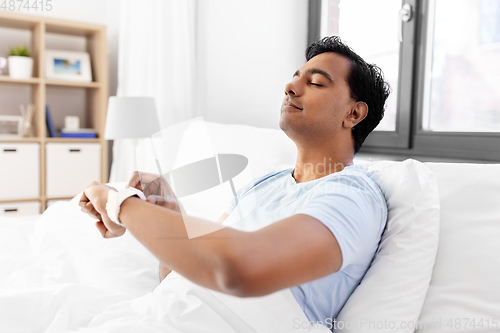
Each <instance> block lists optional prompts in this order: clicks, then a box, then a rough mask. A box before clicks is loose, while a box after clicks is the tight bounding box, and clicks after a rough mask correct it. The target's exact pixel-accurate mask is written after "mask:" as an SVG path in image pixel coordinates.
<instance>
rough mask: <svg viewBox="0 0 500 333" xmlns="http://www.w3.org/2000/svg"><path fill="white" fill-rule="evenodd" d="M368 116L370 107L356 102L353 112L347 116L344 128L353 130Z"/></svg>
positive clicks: (343, 123) (343, 124)
mask: <svg viewBox="0 0 500 333" xmlns="http://www.w3.org/2000/svg"><path fill="white" fill-rule="evenodd" d="M367 114H368V105H366V103H365V102H356V103H355V104H354V105H353V106H352V108H351V110H350V111H349V112H348V113H347V114H346V116H345V118H344V121H343V122H342V126H343V127H344V128H351V129H352V128H353V127H354V126H356V125H357V124H359V122H360V121H361V120H363V119H365V117H366V115H367Z"/></svg>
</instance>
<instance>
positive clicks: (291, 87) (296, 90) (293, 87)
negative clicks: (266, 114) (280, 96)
mask: <svg viewBox="0 0 500 333" xmlns="http://www.w3.org/2000/svg"><path fill="white" fill-rule="evenodd" d="M298 81H299V80H292V81H290V82H288V83H287V84H286V85H285V95H287V96H288V95H293V96H299V95H300V94H301V89H300V87H299V84H298V83H299V82H298Z"/></svg>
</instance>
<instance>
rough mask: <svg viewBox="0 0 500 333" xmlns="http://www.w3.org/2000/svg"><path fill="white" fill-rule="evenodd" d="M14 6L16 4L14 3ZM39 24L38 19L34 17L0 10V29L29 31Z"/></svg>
mask: <svg viewBox="0 0 500 333" xmlns="http://www.w3.org/2000/svg"><path fill="white" fill-rule="evenodd" d="M16 5H18V4H17V3H16ZM7 6H8V4H7ZM39 23H40V19H39V18H38V17H36V16H31V17H30V16H29V15H22V14H18V13H13V12H7V11H4V10H0V27H2V28H12V29H27V30H31V29H32V28H33V27H34V26H35V25H37V24H39Z"/></svg>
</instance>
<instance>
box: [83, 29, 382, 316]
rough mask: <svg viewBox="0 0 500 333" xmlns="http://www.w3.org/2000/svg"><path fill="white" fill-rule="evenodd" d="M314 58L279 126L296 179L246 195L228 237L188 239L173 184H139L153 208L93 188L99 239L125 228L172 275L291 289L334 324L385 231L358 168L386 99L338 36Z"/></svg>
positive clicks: (220, 233) (218, 285)
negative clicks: (252, 204)
mask: <svg viewBox="0 0 500 333" xmlns="http://www.w3.org/2000/svg"><path fill="white" fill-rule="evenodd" d="M306 59H307V63H306V64H305V65H303V66H302V67H301V68H300V69H299V70H298V71H297V72H296V73H295V74H294V76H293V80H292V81H291V82H290V83H288V84H287V85H286V86H285V97H284V99H283V104H282V108H281V118H280V127H281V129H282V130H283V131H284V132H285V133H286V134H287V135H288V136H289V137H290V138H291V139H292V140H293V141H294V143H295V144H296V146H297V149H298V156H297V163H296V166H295V169H290V170H284V171H280V172H274V173H271V174H268V175H266V176H264V177H262V178H260V179H257V180H256V181H255V182H252V183H251V184H249V185H248V186H246V187H244V188H243V189H241V190H240V191H239V193H238V195H237V200H236V199H235V200H233V203H232V204H231V205H230V207H229V208H228V210H227V211H226V213H225V214H223V215H222V217H221V219H220V220H219V223H222V222H223V223H224V225H225V226H227V227H226V228H222V229H220V230H217V231H215V232H213V233H211V234H208V235H205V236H201V237H198V238H196V239H195V240H189V239H188V236H187V232H186V228H185V226H184V222H183V218H182V215H181V214H180V213H179V206H178V204H177V201H176V200H175V196H174V195H173V193H169V188H168V185H167V184H166V182H165V181H164V180H161V179H160V178H158V176H151V175H145V176H143V179H140V178H141V177H140V176H141V175H140V174H138V173H136V174H135V175H134V178H133V179H132V181H131V186H132V187H137V188H139V189H142V190H143V191H144V194H145V195H146V196H148V200H147V201H143V200H141V199H139V198H137V197H134V196H130V195H132V194H131V193H128V194H117V193H116V192H115V190H114V189H111V188H110V187H108V186H106V185H103V184H99V183H97V182H94V183H93V184H91V185H90V186H89V187H88V188H87V189H86V190H85V192H84V195H83V196H82V199H81V202H80V205H81V207H82V210H83V211H85V212H87V213H88V214H89V215H91V216H94V217H95V218H97V219H99V220H100V221H98V222H97V223H96V226H97V228H98V229H99V230H100V232H101V233H102V235H103V237H117V236H121V235H122V234H123V233H124V232H125V230H126V229H128V230H129V231H130V232H131V233H132V234H133V235H134V236H135V237H136V238H137V239H138V240H139V241H140V242H141V243H142V244H144V245H145V246H146V247H147V248H148V249H149V250H150V251H151V252H152V253H153V254H154V255H155V256H156V257H157V258H158V259H159V260H160V262H161V269H162V272H163V274H164V275H165V274H166V273H168V271H169V270H170V269H173V270H175V271H176V272H178V273H179V274H180V275H182V276H184V277H186V278H187V279H189V280H191V281H193V282H195V283H197V284H199V285H201V286H204V287H206V288H210V289H213V290H217V291H219V292H223V293H227V294H231V295H236V296H240V297H248V296H260V295H266V294H269V293H272V292H275V291H278V290H281V289H284V288H291V291H292V293H293V295H294V296H295V298H296V300H297V302H298V303H299V305H300V306H301V307H302V309H303V310H304V312H305V314H306V315H307V317H308V318H309V320H311V321H321V322H325V320H326V319H327V318H333V317H335V316H336V315H337V313H338V312H339V311H340V309H341V308H342V306H343V304H344V303H345V301H346V300H347V298H348V297H349V295H350V294H351V293H352V291H353V290H354V288H355V287H356V286H357V284H358V283H359V281H360V280H361V278H362V277H363V275H364V273H365V271H366V270H367V268H368V266H369V264H370V262H371V260H372V258H373V256H374V253H375V251H376V249H377V247H378V243H379V241H380V237H381V234H382V231H383V229H384V225H385V221H386V214H387V207H386V203H385V200H384V198H383V195H382V194H381V192H380V190H379V189H378V187H377V186H376V185H375V183H374V182H373V180H371V179H370V177H369V176H368V175H367V172H366V170H365V169H364V168H362V167H359V166H354V165H353V157H354V154H355V152H357V151H358V150H359V148H360V147H361V144H362V143H363V141H364V139H365V138H366V136H367V135H368V134H369V133H370V132H371V131H372V130H373V129H374V128H375V127H376V126H377V124H378V123H379V122H380V120H381V119H382V117H383V112H384V105H385V101H386V99H387V97H388V95H389V88H388V85H387V83H386V82H385V81H384V79H383V76H382V73H381V71H380V70H379V69H378V67H376V66H374V65H369V64H367V63H366V62H365V61H364V60H363V59H361V58H360V57H359V56H358V55H357V54H355V53H354V52H353V51H352V50H351V49H350V48H349V47H348V46H346V45H345V44H343V43H342V42H341V40H340V39H339V38H338V37H327V38H324V39H323V40H321V41H319V42H316V43H314V44H312V45H311V46H310V47H309V48H308V49H307V51H306ZM325 162H326V163H325ZM318 166H321V167H318ZM332 167H333V168H332ZM155 179H156V180H155ZM141 182H142V186H141ZM162 184H163V185H162ZM153 188H155V189H154V190H153ZM156 190H159V191H160V192H157V191H156ZM130 191H132V192H134V191H133V190H130ZM250 191H254V194H255V197H256V198H257V201H258V204H257V205H256V207H257V208H255V209H253V210H252V211H251V212H250V214H248V215H246V216H245V217H243V218H241V216H242V215H241V214H239V213H236V212H235V211H236V210H240V212H241V211H244V210H245V207H248V206H249V199H248V193H249V192H250ZM124 193H125V192H124ZM151 194H153V195H151ZM140 195H141V196H142V193H140ZM120 196H121V197H122V198H126V199H120ZM108 198H109V200H108ZM236 202H237V203H238V204H237V205H236ZM106 206H108V210H107V209H106ZM117 206H118V207H117ZM110 216H111V217H112V218H111V220H110ZM112 220H113V221H115V222H121V223H122V225H119V224H118V223H115V222H113V221H112ZM198 223H202V224H203V223H205V224H207V225H209V224H212V223H213V222H208V221H198Z"/></svg>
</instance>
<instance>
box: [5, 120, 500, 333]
mask: <svg viewBox="0 0 500 333" xmlns="http://www.w3.org/2000/svg"><path fill="white" fill-rule="evenodd" d="M206 125H207V131H208V133H209V136H210V141H211V142H212V144H213V147H212V148H213V149H214V150H215V151H217V153H227V154H241V155H243V156H246V157H247V158H248V162H249V165H248V169H249V170H251V175H261V174H264V173H266V172H269V171H272V170H275V169H283V168H286V167H290V166H293V164H294V162H295V154H296V151H295V147H294V145H293V143H291V142H290V140H289V139H288V138H287V137H286V136H285V135H284V134H283V133H282V132H281V131H279V130H274V129H262V128H254V127H250V126H243V125H223V124H216V123H207V124H206ZM199 132H200V131H199V128H195V129H194V130H193V131H191V132H189V131H188V132H186V135H185V138H188V139H187V140H184V141H185V142H184V143H182V145H184V148H186V149H184V148H182V147H181V149H179V152H181V153H182V152H184V151H188V150H189V149H187V147H189V146H190V145H192V144H193V143H194V144H196V142H199V140H200V138H199ZM193 137H194V138H195V139H194V140H191V139H192V138H193ZM182 145H181V146H182ZM138 156H139V157H140V159H141V160H142V161H150V162H151V161H152V162H151V163H150V164H149V165H145V166H141V168H144V170H145V171H154V170H155V169H154V168H155V163H154V159H153V158H152V157H151V156H147V154H146V155H141V152H138ZM189 159H190V157H189V156H184V157H183V156H180V157H179V160H180V161H183V163H187V162H189ZM356 163H358V164H365V165H366V167H367V168H369V170H370V172H371V173H372V175H373V177H374V178H375V179H376V181H377V184H378V185H379V186H380V187H381V189H382V191H383V193H384V195H385V197H386V200H387V202H388V223H387V227H386V229H385V231H384V235H383V237H382V240H381V243H380V246H379V249H378V251H377V253H376V255H375V258H374V260H373V262H372V264H371V266H370V268H369V270H368V271H367V273H366V275H365V276H364V278H363V279H362V281H361V283H360V285H359V286H358V287H357V288H356V289H355V291H354V293H353V294H352V295H351V297H350V298H349V299H348V301H347V303H346V304H345V305H344V307H343V309H342V310H341V312H340V313H339V315H338V317H337V318H336V324H337V326H334V323H333V322H330V323H327V322H325V323H310V322H309V321H308V319H307V318H306V317H305V315H304V313H303V312H302V310H301V309H300V307H299V305H298V304H297V303H296V302H295V300H294V298H293V295H292V294H291V292H290V290H289V289H286V290H281V291H278V292H276V293H274V294H271V295H268V296H265V297H256V298H245V299H240V298H237V297H232V296H228V295H224V294H221V293H218V292H214V291H211V290H207V289H204V288H201V287H199V286H197V285H194V284H193V283H191V282H190V281H188V280H186V279H185V278H183V277H181V276H180V275H178V274H177V273H175V272H172V273H171V274H169V275H168V276H167V278H166V279H165V280H164V281H163V282H161V283H160V281H159V269H158V264H159V263H158V260H157V259H156V258H155V257H154V256H153V255H152V254H151V253H149V251H147V250H146V249H145V248H144V247H143V246H142V245H141V244H140V243H139V242H137V240H135V239H134V238H133V236H132V235H131V234H130V233H128V232H126V233H125V235H124V236H123V237H119V238H114V239H103V238H102V237H101V235H100V233H99V232H98V231H97V229H96V228H95V226H94V221H93V220H92V219H91V218H89V217H87V216H86V215H84V214H83V213H82V212H81V211H80V209H79V207H78V205H77V201H78V199H79V196H76V197H75V198H74V199H73V200H71V201H70V202H57V203H55V204H53V205H51V206H50V207H49V208H48V209H47V210H46V211H45V212H44V213H43V214H42V215H40V216H36V217H26V218H16V219H13V218H6V217H0V332H49V333H52V332H274V333H277V332H309V331H314V332H321V331H324V332H327V331H330V329H333V330H334V331H347V332H374V331H375V332H414V331H415V328H416V325H419V323H420V324H422V323H424V322H426V323H427V324H428V325H432V324H433V322H432V321H433V320H434V321H435V320H440V323H441V325H442V326H441V328H439V329H435V328H432V326H427V327H424V328H422V327H421V326H420V327H417V331H418V332H438V331H440V330H442V329H444V330H446V327H447V326H446V325H447V322H448V321H449V320H452V319H453V320H455V321H453V323H456V319H457V318H458V319H460V318H466V317H467V318H470V319H473V318H474V319H477V321H479V319H480V318H483V320H486V319H488V324H489V325H490V328H492V326H493V325H494V320H497V319H495V318H494V317H495V315H496V314H497V313H498V304H499V303H498V299H499V297H500V295H499V293H498V291H495V290H497V288H496V287H495V286H496V285H497V284H498V283H497V282H498V276H499V274H498V270H499V267H500V262H499V259H498V257H497V256H496V253H498V251H500V248H499V244H500V243H498V241H497V239H498V233H499V228H498V226H499V224H498V220H499V219H500V211H499V209H498V208H497V206H498V205H496V204H495V203H494V202H496V201H495V200H496V199H498V196H499V194H498V193H500V178H499V177H498V174H499V167H498V165H490V166H488V165H473V164H455V163H450V164H446V163H437V164H432V163H431V164H423V163H420V162H418V161H414V160H407V161H404V162H367V161H362V160H356ZM464 174H467V175H469V178H464V177H462V175H464ZM242 177H243V178H241V179H239V178H238V177H236V178H235V179H234V182H235V185H236V186H237V187H238V186H241V185H242V184H241V183H242V182H243V181H244V180H245V179H244V178H245V177H248V175H244V174H243V173H242ZM125 184H126V183H125V182H120V183H115V184H113V185H114V186H115V187H117V188H119V187H123V186H125ZM214 193H215V194H214ZM231 197H232V192H231V189H230V186H229V185H228V184H227V183H226V184H221V185H220V186H219V187H218V188H214V189H211V190H208V191H204V192H202V193H200V194H199V196H198V197H197V198H196V200H191V202H190V201H189V200H187V201H186V202H183V204H185V205H184V206H185V208H186V209H187V210H188V213H190V214H191V215H196V216H200V217H205V218H207V219H211V220H215V219H217V218H218V217H219V216H220V215H221V212H222V211H224V209H225V208H226V205H227V203H228V202H229V200H230V199H231ZM195 203H197V204H195ZM475 212H481V214H476V213H475ZM478 224H480V225H481V228H477V227H476V226H477V225H478ZM470 235H474V237H472V238H471V237H470ZM464 243H467V244H468V245H469V246H467V247H464V246H463V244H464ZM464 257H467V258H470V259H471V260H468V261H464V260H462V258H464ZM472 259H473V260H472ZM486 263H487V264H486ZM468 267H469V268H471V269H470V270H469V269H468ZM472 282H473V283H472ZM471 285H473V286H474V288H473V289H471V288H470V286H471ZM460 320H461V319H460ZM484 322H486V321H484ZM340 323H342V327H340V326H339V324H340ZM495 323H496V322H495ZM348 324H350V325H348ZM360 324H361V326H360ZM362 324H364V326H363V325H362ZM459 324H460V325H462V324H465V323H464V322H460V323H459ZM384 325H385V326H384ZM388 325H389V326H388ZM469 328H470V327H469ZM461 331H462V332H467V331H469V332H474V329H468V330H467V329H466V328H465V327H463V325H462V330H461ZM485 331H488V330H485ZM491 331H494V330H491Z"/></svg>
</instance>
